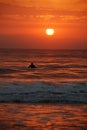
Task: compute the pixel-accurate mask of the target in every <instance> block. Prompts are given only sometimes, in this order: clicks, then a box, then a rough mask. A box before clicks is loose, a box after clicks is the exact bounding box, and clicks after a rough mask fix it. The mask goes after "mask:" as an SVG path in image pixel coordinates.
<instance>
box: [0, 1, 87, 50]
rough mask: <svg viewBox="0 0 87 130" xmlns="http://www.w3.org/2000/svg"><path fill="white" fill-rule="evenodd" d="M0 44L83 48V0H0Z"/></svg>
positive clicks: (86, 40)
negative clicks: (51, 29)
mask: <svg viewBox="0 0 87 130" xmlns="http://www.w3.org/2000/svg"><path fill="white" fill-rule="evenodd" d="M47 28H53V29H54V30H55V33H54V35H53V36H48V35H46V33H45V30H46V29H47ZM0 48H22V49H87V0H73V1H72V0H61V1H60V0H0Z"/></svg>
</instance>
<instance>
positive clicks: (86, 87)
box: [0, 82, 87, 103]
mask: <svg viewBox="0 0 87 130" xmlns="http://www.w3.org/2000/svg"><path fill="white" fill-rule="evenodd" d="M0 102H28V103H32V102H34V103H38V102H41V103H42V102H44V103H47V102H49V103H57V102H61V103H63V102H64V103H87V83H60V84H59V85H57V86H55V85H53V84H49V83H45V82H28V83H24V82H12V83H8V82H0Z"/></svg>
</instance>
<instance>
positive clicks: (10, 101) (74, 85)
mask: <svg viewBox="0 0 87 130" xmlns="http://www.w3.org/2000/svg"><path fill="white" fill-rule="evenodd" d="M31 62H33V63H34V64H35V65H36V68H28V66H29V65H30V63H31ZM86 124H87V50H44V49H43V50H28V49H1V50H0V127H1V129H2V130H3V129H4V130H5V129H6V130H8V129H9V130H10V129H11V130H17V129H18V130H86V128H87V125H86Z"/></svg>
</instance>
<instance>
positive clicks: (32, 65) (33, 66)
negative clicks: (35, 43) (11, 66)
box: [28, 62, 36, 68]
mask: <svg viewBox="0 0 87 130" xmlns="http://www.w3.org/2000/svg"><path fill="white" fill-rule="evenodd" d="M28 68H36V66H35V65H34V63H33V62H31V64H30V65H29V66H28Z"/></svg>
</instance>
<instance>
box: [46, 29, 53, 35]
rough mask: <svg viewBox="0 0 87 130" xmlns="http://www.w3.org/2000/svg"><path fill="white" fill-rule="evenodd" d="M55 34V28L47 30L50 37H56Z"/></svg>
mask: <svg viewBox="0 0 87 130" xmlns="http://www.w3.org/2000/svg"><path fill="white" fill-rule="evenodd" d="M54 32H55V31H54V29H53V28H47V29H46V34H47V35H49V36H52V35H54Z"/></svg>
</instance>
